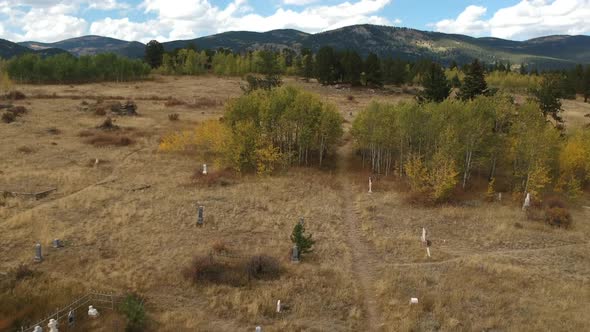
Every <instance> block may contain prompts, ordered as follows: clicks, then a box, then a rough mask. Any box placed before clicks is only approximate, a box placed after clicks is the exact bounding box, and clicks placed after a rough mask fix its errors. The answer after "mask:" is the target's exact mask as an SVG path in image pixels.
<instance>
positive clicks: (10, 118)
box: [2, 111, 16, 123]
mask: <svg viewBox="0 0 590 332" xmlns="http://www.w3.org/2000/svg"><path fill="white" fill-rule="evenodd" d="M14 121H16V115H14V113H12V112H8V111H6V112H4V113H2V122H4V123H12V122H14Z"/></svg>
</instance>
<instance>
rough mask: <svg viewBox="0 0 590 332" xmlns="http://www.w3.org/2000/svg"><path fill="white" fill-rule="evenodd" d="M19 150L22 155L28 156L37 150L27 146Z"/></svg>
mask: <svg viewBox="0 0 590 332" xmlns="http://www.w3.org/2000/svg"><path fill="white" fill-rule="evenodd" d="M17 150H18V152H22V153H26V154H29V153H33V152H35V150H34V149H33V148H32V147H30V146H26V145H23V146H21V147H19V148H18V149H17Z"/></svg>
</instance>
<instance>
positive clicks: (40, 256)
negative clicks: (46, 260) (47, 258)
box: [35, 243, 43, 263]
mask: <svg viewBox="0 0 590 332" xmlns="http://www.w3.org/2000/svg"><path fill="white" fill-rule="evenodd" d="M42 261H43V253H42V252H41V244H40V243H37V244H35V262H37V263H41V262H42Z"/></svg>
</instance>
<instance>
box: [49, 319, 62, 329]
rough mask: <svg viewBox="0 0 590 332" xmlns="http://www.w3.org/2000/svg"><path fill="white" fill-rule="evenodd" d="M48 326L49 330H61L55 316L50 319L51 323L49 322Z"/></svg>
mask: <svg viewBox="0 0 590 332" xmlns="http://www.w3.org/2000/svg"><path fill="white" fill-rule="evenodd" d="M47 327H48V328H49V332H59V330H58V329H57V321H56V320H55V319H53V318H51V319H50V320H49V324H47Z"/></svg>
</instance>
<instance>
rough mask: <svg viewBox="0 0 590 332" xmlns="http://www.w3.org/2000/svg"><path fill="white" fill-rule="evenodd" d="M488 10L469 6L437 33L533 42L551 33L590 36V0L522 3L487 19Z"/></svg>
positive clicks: (438, 26) (441, 23) (439, 25)
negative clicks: (531, 39)
mask: <svg viewBox="0 0 590 332" xmlns="http://www.w3.org/2000/svg"><path fill="white" fill-rule="evenodd" d="M485 14H486V8H484V7H478V6H469V7H467V8H466V9H465V10H464V11H463V12H462V13H461V14H460V15H459V16H458V17H457V18H456V19H446V20H442V21H439V22H437V23H435V24H434V27H435V29H436V30H437V31H441V32H450V33H465V34H470V35H475V36H481V35H486V36H493V37H498V38H505V39H518V40H523V39H529V38H534V37H539V36H544V35H551V34H570V35H575V34H586V33H590V24H588V22H590V0H552V1H550V0H522V1H520V2H519V3H517V4H516V5H514V6H511V7H506V8H502V9H500V10H498V11H496V12H495V13H494V14H493V16H492V17H491V18H490V19H485V18H484V16H485Z"/></svg>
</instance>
